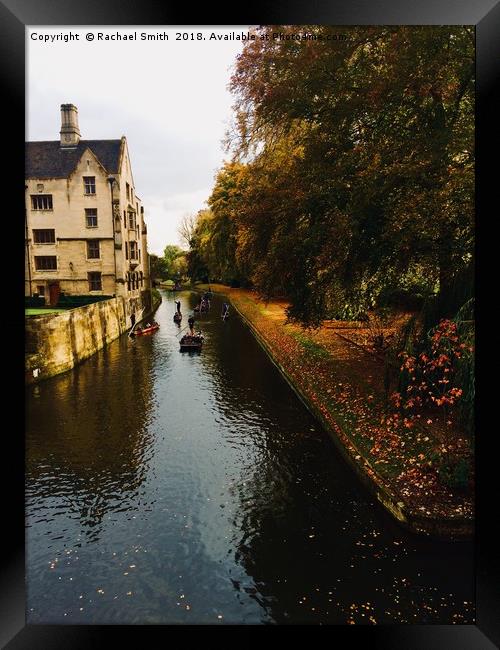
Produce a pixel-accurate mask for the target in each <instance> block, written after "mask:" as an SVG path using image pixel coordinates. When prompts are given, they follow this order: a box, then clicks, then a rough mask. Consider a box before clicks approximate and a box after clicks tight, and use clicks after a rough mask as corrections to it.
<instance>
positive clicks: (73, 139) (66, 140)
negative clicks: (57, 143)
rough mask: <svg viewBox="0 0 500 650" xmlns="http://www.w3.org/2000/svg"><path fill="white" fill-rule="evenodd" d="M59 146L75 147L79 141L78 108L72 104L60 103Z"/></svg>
mask: <svg viewBox="0 0 500 650" xmlns="http://www.w3.org/2000/svg"><path fill="white" fill-rule="evenodd" d="M60 133H61V147H76V145H77V144H78V143H79V142H80V129H79V128H78V109H77V107H76V106H73V104H61V131H60Z"/></svg>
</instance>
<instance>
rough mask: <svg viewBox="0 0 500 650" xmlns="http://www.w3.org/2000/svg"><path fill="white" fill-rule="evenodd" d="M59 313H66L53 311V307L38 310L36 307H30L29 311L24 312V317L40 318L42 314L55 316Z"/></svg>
mask: <svg viewBox="0 0 500 650" xmlns="http://www.w3.org/2000/svg"><path fill="white" fill-rule="evenodd" d="M60 311H67V310H66V309H55V308H54V307H47V308H41V309H40V308H38V307H30V308H29V309H25V310H24V315H25V316H41V315H44V314H55V313H57V312H60Z"/></svg>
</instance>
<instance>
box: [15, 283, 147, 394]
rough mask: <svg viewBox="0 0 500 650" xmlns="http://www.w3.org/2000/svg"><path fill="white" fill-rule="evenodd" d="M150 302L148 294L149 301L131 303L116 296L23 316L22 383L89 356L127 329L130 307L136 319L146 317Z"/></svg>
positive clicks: (40, 378) (69, 367) (54, 373)
mask: <svg viewBox="0 0 500 650" xmlns="http://www.w3.org/2000/svg"><path fill="white" fill-rule="evenodd" d="M144 293H146V292H144ZM148 293H149V292H148ZM150 301H151V298H150V297H149V304H148V301H141V299H140V298H136V299H135V300H134V301H133V303H134V304H133V305H132V304H129V301H127V300H126V299H125V298H123V297H117V298H111V299H109V300H105V301H102V302H97V303H94V304H92V305H86V306H84V307H77V308H76V309H69V310H68V311H64V312H57V313H54V314H46V315H40V316H28V317H26V319H25V321H26V325H25V327H26V349H25V371H26V372H25V375H26V383H27V384H33V383H36V382H38V381H41V380H42V379H47V378H48V377H52V376H53V375H57V374H59V373H61V372H65V371H66V370H70V369H71V368H73V367H74V366H75V365H76V364H77V363H79V362H80V361H83V360H84V359H87V358H88V357H90V356H92V355H93V354H95V353H96V352H97V351H98V350H100V349H101V348H103V347H104V346H105V345H107V344H108V343H110V342H111V341H113V340H114V339H116V338H118V336H120V334H123V333H124V332H126V331H127V330H128V329H129V328H130V325H131V322H130V312H131V309H133V310H134V311H135V315H136V320H137V322H139V321H140V320H141V319H142V318H144V317H146V316H147V315H148V312H150V311H151V302H150Z"/></svg>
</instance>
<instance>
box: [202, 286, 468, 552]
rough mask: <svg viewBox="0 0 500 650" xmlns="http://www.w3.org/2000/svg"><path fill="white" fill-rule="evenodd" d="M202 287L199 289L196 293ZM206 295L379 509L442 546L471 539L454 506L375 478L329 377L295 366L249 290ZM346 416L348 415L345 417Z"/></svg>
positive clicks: (276, 324)
mask: <svg viewBox="0 0 500 650" xmlns="http://www.w3.org/2000/svg"><path fill="white" fill-rule="evenodd" d="M206 288H207V287H206V286H205V285H203V287H202V290H206ZM196 289H197V288H196V287H195V290H196ZM212 290H213V291H215V292H216V293H219V294H222V295H224V296H225V297H226V298H227V299H228V300H229V302H230V303H231V305H232V307H233V308H234V310H235V311H236V312H237V313H238V315H239V316H240V318H241V319H242V320H243V322H244V323H245V324H246V325H247V326H248V327H249V329H250V330H251V331H252V333H253V334H254V336H255V338H256V339H257V340H258V342H259V344H260V345H261V347H262V348H263V349H264V350H265V352H266V353H267V354H268V356H269V358H270V359H271V361H272V362H273V364H274V365H275V366H276V367H277V368H278V369H279V370H280V372H281V374H282V375H283V377H284V378H285V379H286V381H287V382H288V384H289V385H290V386H291V388H292V389H293V390H294V392H295V393H296V395H297V396H298V397H299V398H300V399H301V401H302V402H303V403H304V405H305V406H306V407H307V408H308V409H309V411H310V412H311V413H312V414H313V415H314V416H315V417H316V418H317V419H318V420H319V421H320V422H321V424H322V425H323V427H324V428H325V430H326V431H327V432H328V433H329V434H330V437H331V438H332V440H333V442H334V443H335V445H336V447H337V449H338V450H339V452H340V453H341V455H342V456H343V458H344V459H345V461H346V462H347V463H348V464H349V465H350V466H351V467H352V469H353V470H354V471H355V473H356V474H357V476H358V478H359V479H360V480H361V482H362V483H363V484H364V485H365V487H366V488H367V489H368V490H369V491H370V492H371V493H372V494H373V495H374V496H375V498H376V499H377V501H378V502H379V503H380V505H381V506H382V507H383V508H384V509H385V510H386V511H387V512H388V513H389V514H390V515H391V516H392V517H393V518H394V519H396V520H397V521H398V522H399V524H400V525H402V526H403V527H404V528H406V529H407V530H409V531H411V532H413V533H415V534H418V535H422V536H426V537H431V538H433V539H440V540H444V541H448V540H457V541H459V540H464V541H466V540H470V539H471V538H472V537H473V533H474V519H473V516H471V515H466V516H464V514H463V509H462V506H461V505H460V507H459V508H457V507H456V505H457V503H456V502H455V503H454V504H453V506H452V505H450V504H444V503H443V504H439V506H440V513H439V514H438V512H431V511H430V510H428V508H427V507H423V506H422V505H420V502H417V501H412V499H411V498H408V496H407V495H405V494H404V491H403V490H399V489H395V487H394V483H393V484H392V485H391V482H390V481H388V480H386V479H385V478H384V477H383V476H382V475H381V474H380V472H379V471H378V470H377V468H376V466H374V464H373V461H372V460H371V459H370V458H369V455H368V454H367V453H366V450H365V449H364V448H363V447H362V446H361V445H360V444H359V443H358V442H357V441H356V440H354V439H353V437H352V436H351V435H349V430H348V429H349V427H348V426H346V423H347V418H346V417H345V412H344V413H342V414H341V413H340V412H339V411H337V412H336V407H335V406H334V405H333V402H334V401H335V400H334V397H331V390H330V388H329V387H328V386H330V385H331V384H330V381H331V380H332V376H331V375H330V376H329V378H328V380H327V381H326V382H325V379H324V378H321V373H319V372H318V373H314V372H313V371H312V368H311V367H305V364H304V363H297V358H298V357H297V355H295V354H294V353H293V348H294V345H295V344H296V339H297V335H296V333H295V336H294V334H293V333H292V330H291V329H289V328H288V326H284V325H283V323H282V322H280V320H279V319H277V318H276V312H273V311H270V310H268V309H266V308H265V307H263V305H261V304H259V301H258V300H257V299H256V296H254V295H253V293H252V292H250V291H245V290H240V289H231V288H229V287H224V286H223V285H219V286H214V285H212ZM257 312H258V315H256V314H257ZM290 344H291V345H290ZM312 352H313V353H314V352H317V350H312ZM320 352H321V353H322V354H323V353H324V356H329V355H328V353H327V352H326V350H320ZM313 365H314V362H313ZM318 370H319V367H318ZM322 384H323V385H322ZM349 415H353V414H351V413H349ZM363 426H364V428H366V430H367V436H369V425H368V423H367V422H364V423H363ZM459 500H460V497H459Z"/></svg>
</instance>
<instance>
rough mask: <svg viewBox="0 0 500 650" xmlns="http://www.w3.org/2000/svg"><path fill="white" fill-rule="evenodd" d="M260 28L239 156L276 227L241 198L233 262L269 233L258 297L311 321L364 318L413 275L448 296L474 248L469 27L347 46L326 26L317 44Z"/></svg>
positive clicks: (242, 77) (242, 87) (394, 34)
mask: <svg viewBox="0 0 500 650" xmlns="http://www.w3.org/2000/svg"><path fill="white" fill-rule="evenodd" d="M256 31H257V35H258V36H262V37H263V38H262V39H260V38H258V39H257V40H255V41H250V42H248V43H247V44H246V45H245V47H244V49H243V52H242V54H241V55H240V56H239V58H238V61H237V65H236V71H235V73H234V75H233V78H232V82H231V87H232V90H233V92H234V93H235V96H236V105H235V111H236V122H237V125H236V126H237V130H236V131H237V135H238V138H237V140H236V141H235V142H234V143H233V150H234V152H235V155H236V156H245V157H246V159H247V161H248V162H249V166H248V170H249V172H250V180H249V181H248V183H247V185H248V187H251V186H252V185H254V186H255V187H259V188H260V190H261V194H259V200H260V197H263V200H264V201H267V202H268V205H267V208H266V217H267V223H266V224H264V223H263V221H264V218H263V217H262V216H260V217H259V206H252V205H250V201H247V202H246V203H245V202H241V205H240V207H242V208H243V207H245V209H246V210H247V211H246V213H245V214H244V215H243V216H242V215H241V214H240V215H238V216H237V217H236V221H237V222H238V224H239V227H238V232H237V236H236V239H237V241H238V242H239V244H238V248H237V250H236V259H239V258H241V255H242V253H243V251H244V249H245V246H247V248H248V241H250V242H251V241H252V240H254V241H255V232H257V233H259V234H260V235H263V234H264V233H265V235H264V236H259V240H260V244H261V245H262V244H264V246H263V247H261V248H260V250H259V255H258V256H259V259H260V260H261V265H260V270H256V267H254V270H253V274H254V278H255V280H256V284H257V287H258V288H260V289H261V290H262V291H263V292H264V293H267V294H270V293H272V292H273V291H275V292H276V291H278V292H279V291H281V290H282V289H283V288H285V290H286V291H287V294H288V296H289V298H290V299H291V302H292V304H291V308H290V316H291V317H293V318H297V319H298V320H301V321H302V322H318V321H319V320H321V318H324V317H325V316H328V315H329V314H331V313H332V312H335V311H336V310H337V311H338V310H339V309H343V308H345V307H349V308H351V309H353V310H356V309H358V310H359V309H362V308H364V307H366V306H368V305H369V304H373V302H374V301H376V300H377V297H378V295H379V294H380V293H381V292H382V291H387V290H388V289H391V288H397V287H398V286H400V284H401V282H403V283H404V282H406V284H411V283H409V282H408V280H409V279H410V278H411V277H416V275H420V277H425V278H426V283H427V288H428V289H429V290H432V288H435V289H436V290H437V291H439V292H445V291H446V290H447V287H448V286H451V285H452V284H453V281H454V278H456V277H457V276H458V275H459V274H460V272H461V270H462V269H463V267H464V266H465V265H466V264H468V263H469V262H470V260H471V258H472V251H473V188H474V153H473V143H474V132H473V126H474V36H473V30H472V29H471V28H468V27H369V28H365V27H353V28H347V29H346V31H347V34H348V39H347V40H346V41H335V40H332V39H331V37H332V35H333V34H334V32H336V30H335V29H334V28H331V27H326V26H311V27H309V26H308V27H307V28H305V31H307V32H308V33H311V34H313V35H314V36H316V37H317V40H307V41H297V40H283V41H275V40H274V39H273V38H272V32H274V31H276V27H260V28H258V29H257V30H256ZM279 31H281V32H284V33H287V32H292V31H296V27H287V26H283V27H280V28H279ZM266 36H267V37H268V38H265V37H266ZM290 138H291V139H292V141H293V145H294V148H293V149H292V150H291V151H295V154H291V155H290V160H287V158H286V154H285V155H283V153H284V152H286V147H287V146H290ZM283 188H286V191H283ZM262 190H263V191H262ZM250 194H251V189H250ZM273 197H274V199H273ZM245 222H246V223H245ZM253 228H254V229H255V230H254V231H253V230H252V229H253ZM250 248H252V246H251V245H250ZM247 258H248V256H247ZM275 261H277V264H276V263H273V262H275ZM279 270H280V271H281V272H280V273H278V272H277V271H279ZM273 278H274V279H273Z"/></svg>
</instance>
